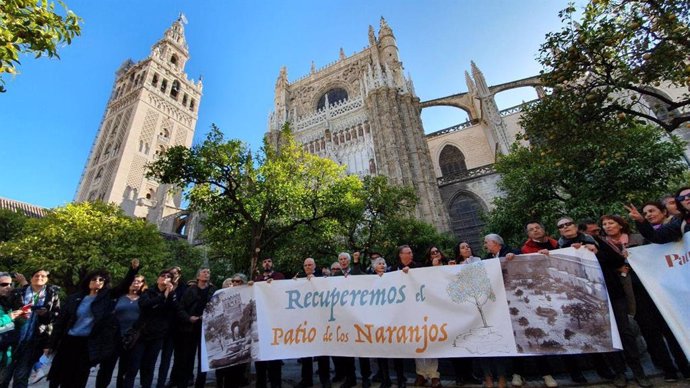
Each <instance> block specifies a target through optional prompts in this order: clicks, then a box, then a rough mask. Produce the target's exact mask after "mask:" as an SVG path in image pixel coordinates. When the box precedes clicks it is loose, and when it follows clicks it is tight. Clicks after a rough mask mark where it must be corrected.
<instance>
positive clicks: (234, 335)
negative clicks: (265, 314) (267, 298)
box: [202, 286, 259, 369]
mask: <svg viewBox="0 0 690 388" xmlns="http://www.w3.org/2000/svg"><path fill="white" fill-rule="evenodd" d="M202 322H203V326H204V339H205V340H206V357H207V360H208V367H209V369H218V368H223V367H227V366H231V365H236V364H242V363H245V362H250V361H251V360H252V357H253V356H255V355H256V352H257V350H258V345H259V334H258V329H257V325H256V301H255V300H254V298H253V293H252V292H251V288H250V287H248V286H241V287H230V288H224V289H221V290H219V291H218V292H216V293H215V294H214V295H213V297H211V300H210V301H209V302H208V304H207V305H206V309H205V310H204V316H203V321H202Z"/></svg>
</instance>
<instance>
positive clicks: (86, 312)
mask: <svg viewBox="0 0 690 388" xmlns="http://www.w3.org/2000/svg"><path fill="white" fill-rule="evenodd" d="M95 299H96V296H95V295H87V296H85V297H84V299H82V301H81V303H79V307H77V321H76V322H74V326H72V328H71V329H69V332H68V334H69V335H71V336H74V337H87V336H88V335H89V334H91V330H92V329H93V323H94V317H93V312H92V311H91V303H93V301H94V300H95Z"/></svg>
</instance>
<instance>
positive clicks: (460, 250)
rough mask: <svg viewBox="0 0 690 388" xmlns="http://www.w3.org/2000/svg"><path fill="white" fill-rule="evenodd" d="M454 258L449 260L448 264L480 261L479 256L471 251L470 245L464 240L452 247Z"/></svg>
mask: <svg viewBox="0 0 690 388" xmlns="http://www.w3.org/2000/svg"><path fill="white" fill-rule="evenodd" d="M453 253H454V257H455V260H452V261H449V263H448V264H472V263H476V262H478V261H481V260H482V259H481V257H477V256H475V255H474V253H472V247H470V244H469V243H468V242H466V241H462V242H460V243H458V245H456V246H455V247H454V248H453Z"/></svg>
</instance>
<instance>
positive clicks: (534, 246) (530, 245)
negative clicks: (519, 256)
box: [520, 237, 558, 253]
mask: <svg viewBox="0 0 690 388" xmlns="http://www.w3.org/2000/svg"><path fill="white" fill-rule="evenodd" d="M542 249H548V250H552V249H558V241H556V240H554V239H552V238H551V237H549V238H548V240H546V242H543V243H538V242H536V241H534V240H532V239H531V238H530V239H528V240H527V241H525V243H524V244H523V245H522V249H520V251H521V252H522V253H537V252H539V251H541V250H542Z"/></svg>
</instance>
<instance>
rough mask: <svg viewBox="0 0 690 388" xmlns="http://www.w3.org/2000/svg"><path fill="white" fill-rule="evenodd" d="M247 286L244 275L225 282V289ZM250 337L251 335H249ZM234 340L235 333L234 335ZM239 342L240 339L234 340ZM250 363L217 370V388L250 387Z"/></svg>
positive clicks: (233, 276) (235, 275) (239, 274)
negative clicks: (248, 368) (248, 374)
mask: <svg viewBox="0 0 690 388" xmlns="http://www.w3.org/2000/svg"><path fill="white" fill-rule="evenodd" d="M246 284H247V276H246V275H245V274H242V273H236V274H234V275H232V277H230V278H227V279H225V281H223V288H230V287H241V286H244V285H246ZM247 335H250V334H247ZM232 336H233V338H234V336H235V333H233V334H232ZM234 340H235V341H239V340H240V339H239V338H234ZM248 365H249V364H248V363H243V364H237V365H233V366H228V367H225V368H220V369H216V387H217V388H239V387H243V386H245V385H248V384H249V382H248V381H247V378H246V377H245V376H246V372H247V366H248Z"/></svg>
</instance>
